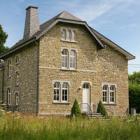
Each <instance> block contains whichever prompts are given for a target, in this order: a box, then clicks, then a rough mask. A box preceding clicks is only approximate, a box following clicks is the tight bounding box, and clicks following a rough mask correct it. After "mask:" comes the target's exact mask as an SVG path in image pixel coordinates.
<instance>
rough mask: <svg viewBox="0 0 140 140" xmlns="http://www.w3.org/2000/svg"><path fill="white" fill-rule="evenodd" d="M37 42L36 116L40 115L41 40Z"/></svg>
mask: <svg viewBox="0 0 140 140" xmlns="http://www.w3.org/2000/svg"><path fill="white" fill-rule="evenodd" d="M35 44H36V45H37V79H36V80H37V82H36V84H37V85H36V86H37V89H36V94H37V95H36V116H38V112H39V41H35Z"/></svg>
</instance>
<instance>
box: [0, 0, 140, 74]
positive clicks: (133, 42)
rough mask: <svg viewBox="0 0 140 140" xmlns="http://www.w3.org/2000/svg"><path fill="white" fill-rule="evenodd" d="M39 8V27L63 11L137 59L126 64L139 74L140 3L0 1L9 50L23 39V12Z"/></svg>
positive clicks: (118, 0) (113, 0)
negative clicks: (77, 18)
mask: <svg viewBox="0 0 140 140" xmlns="http://www.w3.org/2000/svg"><path fill="white" fill-rule="evenodd" d="M29 5H35V6H38V7H39V18H40V23H43V22H45V21H46V20H48V19H50V18H52V17H53V16H55V15H57V14H58V13H60V12H62V11H64V10H65V11H68V12H70V13H72V14H73V15H75V16H77V17H79V18H81V19H82V20H85V21H87V23H88V24H89V25H90V26H91V27H93V28H95V29H96V30H97V31H99V32H100V33H102V34H103V35H105V36H106V37H108V38H109V39H111V40H112V41H114V42H115V43H117V44H118V45H120V46H121V47H123V48H124V49H125V50H127V51H128V52H130V53H132V54H133V55H135V56H136V59H135V60H131V61H129V73H132V72H134V71H140V15H139V14H140V1H139V0H0V24H1V25H2V26H3V28H4V31H5V32H6V33H7V34H8V39H7V42H6V45H7V46H8V47H11V46H12V45H14V44H15V43H16V42H17V41H18V40H20V39H22V37H23V31H24V23H25V9H26V7H28V6H29Z"/></svg>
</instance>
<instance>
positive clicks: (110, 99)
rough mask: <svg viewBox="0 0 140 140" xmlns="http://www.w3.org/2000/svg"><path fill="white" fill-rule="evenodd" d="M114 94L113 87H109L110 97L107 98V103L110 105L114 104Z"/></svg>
mask: <svg viewBox="0 0 140 140" xmlns="http://www.w3.org/2000/svg"><path fill="white" fill-rule="evenodd" d="M115 92H116V88H115V85H111V86H110V96H109V102H110V103H114V102H115Z"/></svg>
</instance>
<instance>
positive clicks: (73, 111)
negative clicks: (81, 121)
mask: <svg viewBox="0 0 140 140" xmlns="http://www.w3.org/2000/svg"><path fill="white" fill-rule="evenodd" d="M71 116H75V117H78V116H81V110H80V107H79V104H78V101H77V100H76V99H75V101H74V104H73V106H72V108H71Z"/></svg>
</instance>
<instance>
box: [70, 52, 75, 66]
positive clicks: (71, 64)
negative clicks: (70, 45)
mask: <svg viewBox="0 0 140 140" xmlns="http://www.w3.org/2000/svg"><path fill="white" fill-rule="evenodd" d="M69 63H70V68H72V69H75V68H76V51H75V50H71V51H70V62H69Z"/></svg>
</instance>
